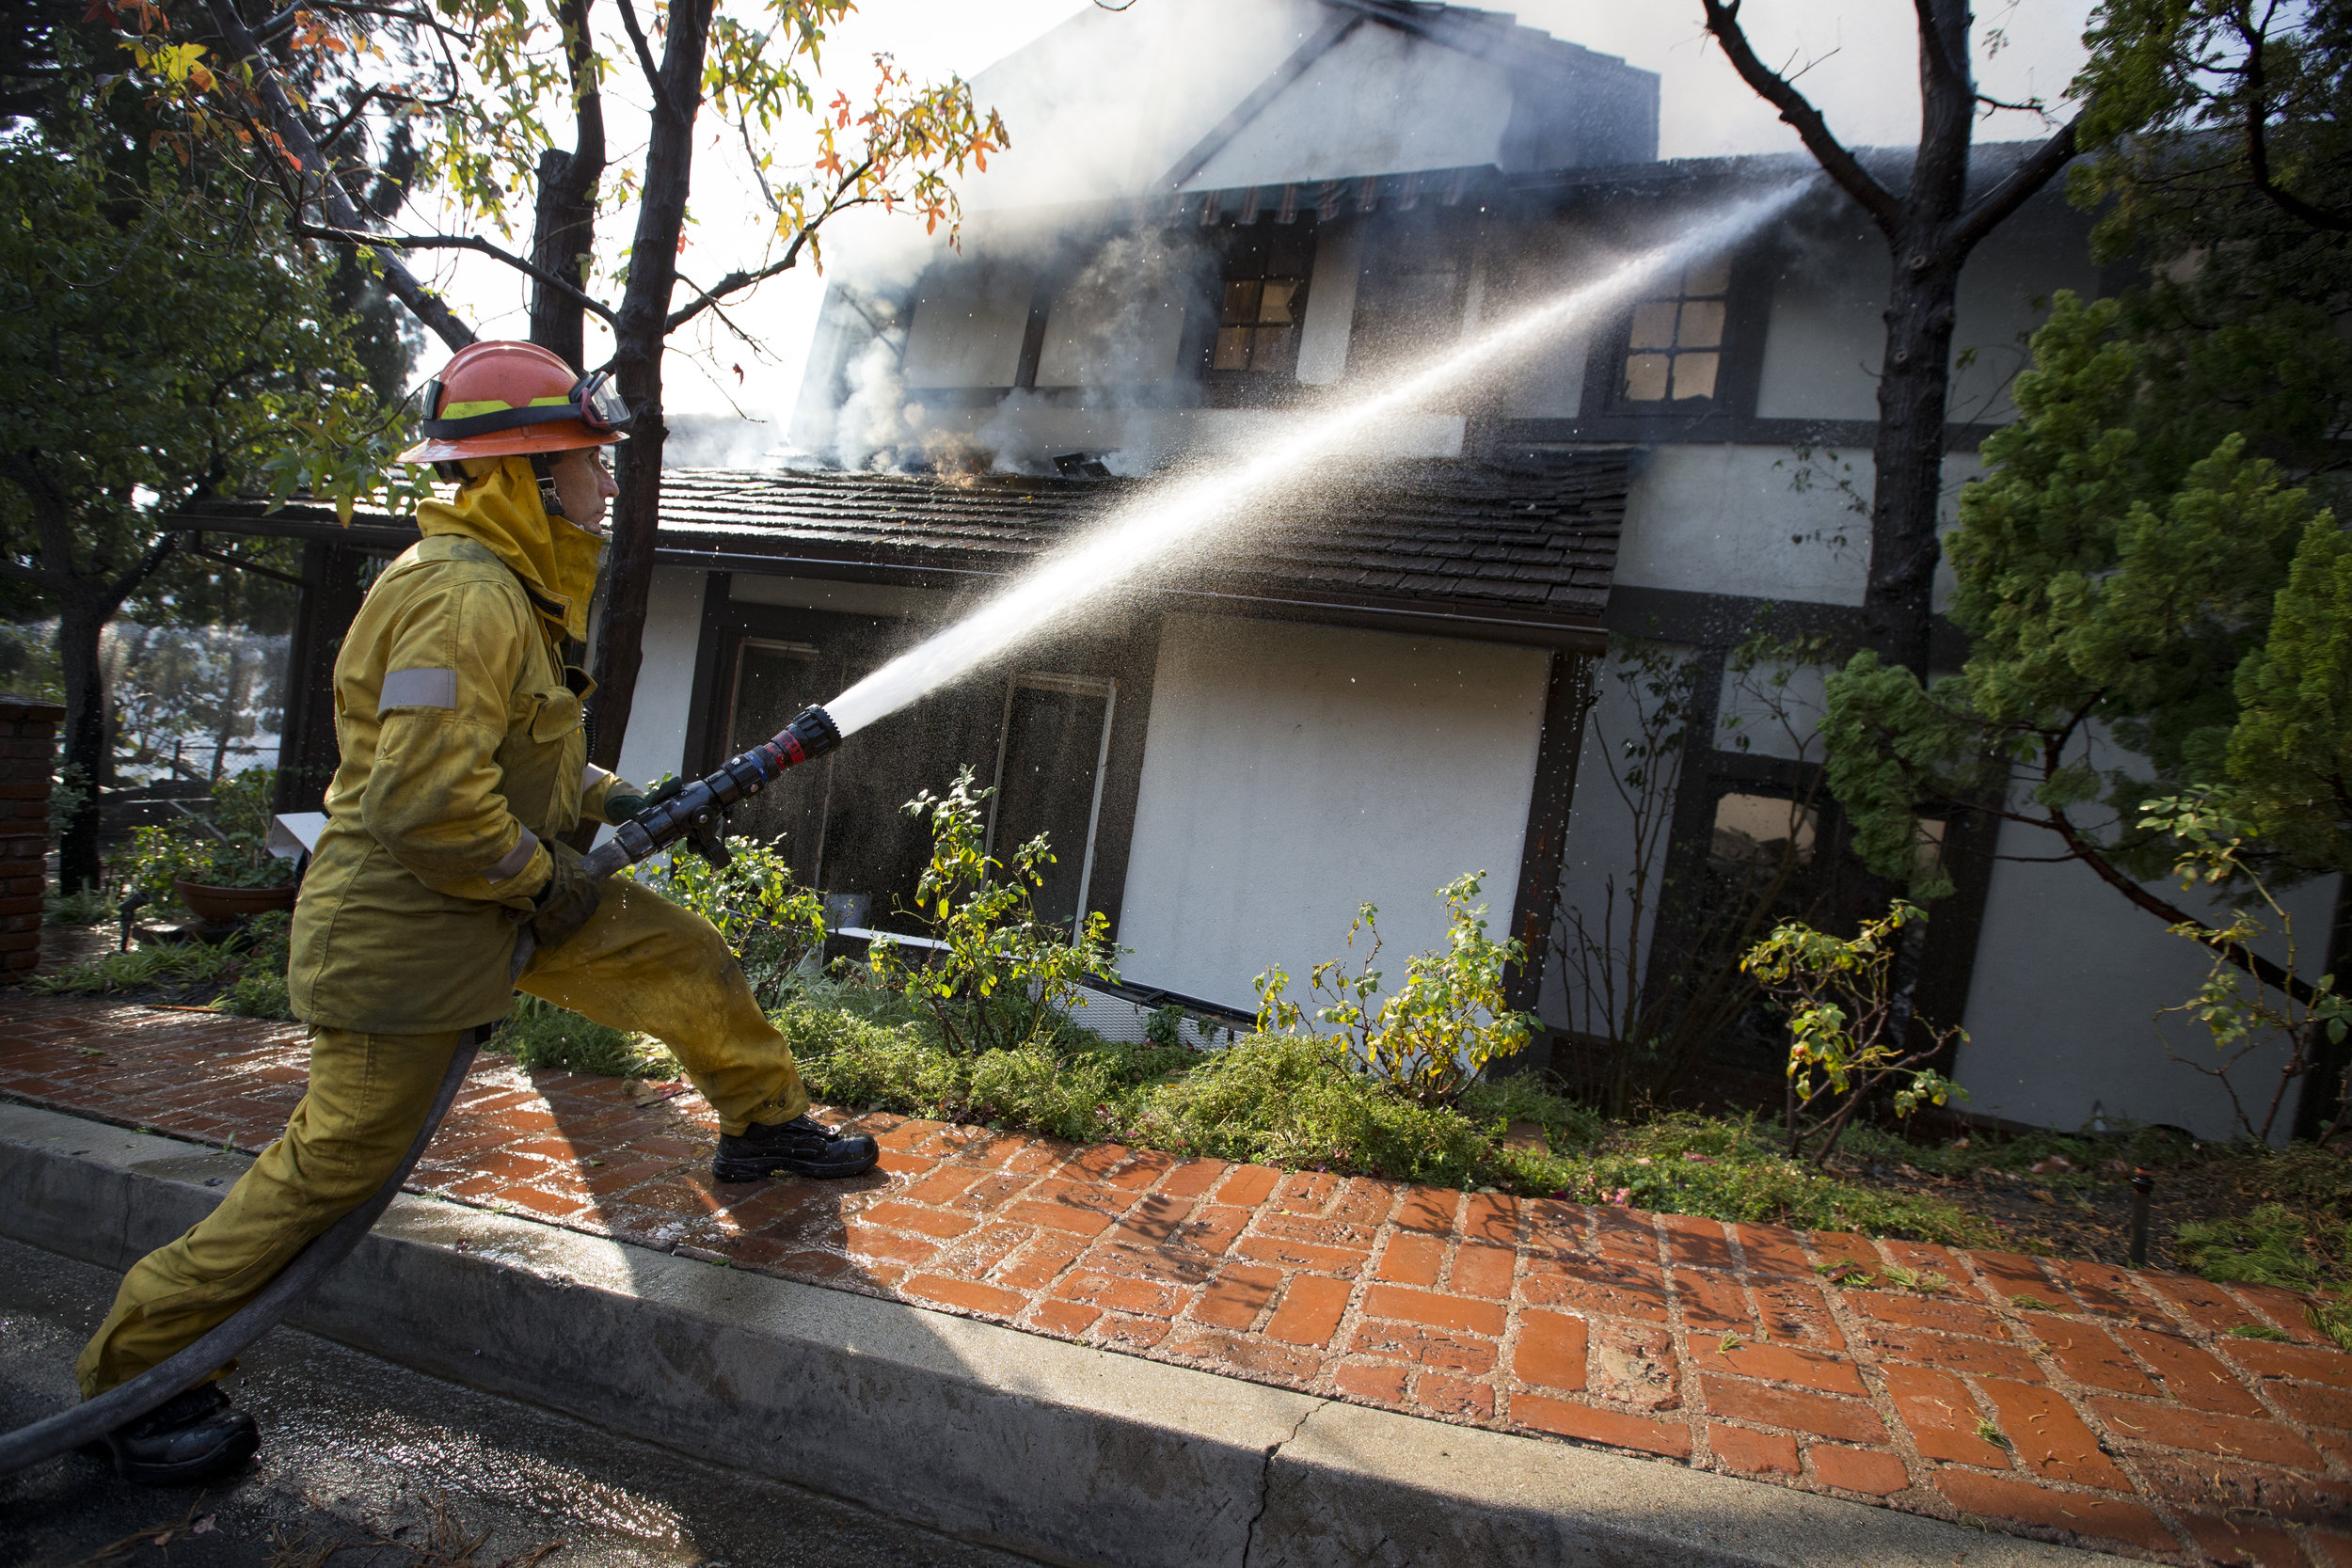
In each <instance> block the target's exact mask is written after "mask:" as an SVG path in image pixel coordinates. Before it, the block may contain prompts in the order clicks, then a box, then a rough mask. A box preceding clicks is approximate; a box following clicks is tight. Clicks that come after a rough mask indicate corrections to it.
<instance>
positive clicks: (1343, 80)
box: [1184, 27, 1513, 191]
mask: <svg viewBox="0 0 2352 1568" xmlns="http://www.w3.org/2000/svg"><path fill="white" fill-rule="evenodd" d="M1512 98H1513V89H1512V85H1511V78H1510V75H1509V73H1508V72H1507V71H1504V70H1503V69H1502V67H1500V66H1498V65H1495V64H1492V63H1490V62H1488V61H1486V60H1481V59H1476V58H1473V57H1472V56H1470V55H1465V54H1461V53H1458V52H1456V51H1454V50H1452V49H1444V48H1432V47H1431V46H1430V45H1429V44H1427V43H1426V42H1424V41H1423V40H1421V39H1418V38H1415V37H1413V36H1412V35H1410V34H1407V33H1403V32H1399V31H1397V30H1396V29H1394V28H1391V27H1359V28H1357V29H1356V30H1355V31H1354V32H1352V33H1350V34H1348V35H1347V37H1346V38H1344V39H1343V40H1341V41H1340V42H1339V43H1338V44H1337V45H1336V46H1334V47H1333V48H1332V49H1330V50H1329V51H1328V52H1327V53H1326V54H1325V55H1323V56H1322V57H1321V58H1320V59H1317V60H1316V61H1315V62H1314V63H1313V64H1312V65H1311V66H1309V67H1308V68H1307V69H1306V71H1304V72H1303V73H1301V74H1300V76H1299V77H1298V79H1297V80H1296V81H1295V82H1293V83H1291V84H1290V85H1289V86H1288V87H1284V88H1283V89H1282V91H1281V92H1280V93H1279V94H1277V95H1276V97H1275V99H1274V101H1273V102H1272V103H1268V104H1267V105H1266V106H1265V107H1264V108H1263V109H1261V110H1260V111H1259V112H1258V114H1257V116H1256V118H1255V119H1252V120H1251V121H1250V122H1249V126H1248V134H1247V135H1237V136H1235V137H1234V138H1233V139H1232V141H1230V142H1228V143H1227V144H1226V145H1225V146H1224V147H1223V148H1221V149H1220V150H1218V151H1217V152H1216V155H1215V156H1214V157H1212V158H1210V160H1209V161H1208V163H1207V164H1205V165H1203V166H1201V168H1200V171H1199V172H1198V173H1197V174H1195V175H1194V176H1193V177H1192V178H1191V179H1190V180H1187V181H1185V182H1184V188H1185V189H1187V190H1200V191H1217V190H1230V189H1232V187H1234V186H1237V185H1263V184H1274V183H1277V182H1283V181H1292V180H1337V179H1343V178H1345V177H1347V176H1350V175H1359V174H1366V173H1371V172H1374V171H1378V172H1381V173H1403V172H1404V171H1406V170H1407V169H1420V168H1460V167H1464V166H1470V165H1481V164H1495V163H1501V162H1502V161H1503V145H1502V134H1503V131H1504V129H1505V128H1506V127H1507V126H1509V124H1510V123H1511V105H1512Z"/></svg>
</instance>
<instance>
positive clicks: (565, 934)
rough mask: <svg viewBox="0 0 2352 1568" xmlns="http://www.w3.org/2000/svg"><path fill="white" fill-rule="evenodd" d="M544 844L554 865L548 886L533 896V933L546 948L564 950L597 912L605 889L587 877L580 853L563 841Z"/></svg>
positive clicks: (585, 863) (590, 877)
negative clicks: (599, 899)
mask: <svg viewBox="0 0 2352 1568" xmlns="http://www.w3.org/2000/svg"><path fill="white" fill-rule="evenodd" d="M543 842H544V843H545V844H546V845H547V849H548V856H549V857H550V859H551V860H552V861H553V865H552V867H551V868H550V869H549V871H548V881H547V885H546V886H545V887H543V888H541V889H540V890H539V891H538V892H537V893H535V894H533V895H532V897H531V904H532V916H531V934H532V936H534V937H536V938H538V940H539V945H540V946H541V947H543V948H549V947H561V946H563V945H564V943H565V942H569V941H570V940H571V939H572V936H573V935H574V933H576V932H578V931H579V929H580V927H582V926H585V925H587V924H588V917H589V916H590V915H592V914H595V913H596V900H597V898H598V897H599V896H600V895H601V894H602V891H603V890H602V889H601V888H599V887H598V886H597V884H596V878H594V877H592V876H590V875H589V874H588V863H587V862H586V861H585V860H584V859H582V858H581V856H580V851H579V850H577V849H575V848H573V847H571V846H570V845H568V844H566V843H564V841H563V840H562V839H557V838H550V839H547V840H544V841H543Z"/></svg>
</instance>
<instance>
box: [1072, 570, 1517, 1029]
mask: <svg viewBox="0 0 2352 1568" xmlns="http://www.w3.org/2000/svg"><path fill="white" fill-rule="evenodd" d="M1548 674H1549V656H1548V655H1547V654H1545V653H1544V652H1542V651H1541V650H1537V649H1532V648H1518V647H1508V646H1502V645H1499V644H1493V643H1484V642H1469V641H1455V640H1452V639H1445V638H1421V637H1404V636H1399V635H1396V634H1393V633H1386V632H1371V631H1353V630H1343V629H1339V628H1335V627H1329V626H1304V625H1294V624H1289V623H1281V622H1265V621H1245V620H1238V619H1231V618H1226V617H1221V616H1205V615H1173V616H1170V617H1169V618H1168V623H1167V628H1166V630H1165V631H1164V632H1163V634H1162V637H1161V641H1160V655H1159V663H1158V668H1157V672H1156V673H1155V674H1154V676H1153V680H1152V718H1151V727H1150V731H1149V737H1148V739H1147V742H1146V745H1145V752H1144V761H1143V783H1142V788H1141V792H1140V794H1139V797H1138V799H1137V801H1136V834H1135V842H1134V847H1133V848H1132V850H1131V851H1130V854H1129V858H1128V863H1127V886H1126V899H1125V908H1124V910H1123V911H1122V913H1121V916H1120V930H1119V940H1120V942H1123V943H1125V944H1126V945H1128V946H1130V947H1132V948H1134V949H1135V951H1134V952H1133V953H1132V954H1131V955H1129V956H1128V957H1127V958H1124V959H1122V960H1121V971H1122V973H1123V974H1126V975H1127V976H1128V977H1129V978H1131V979H1133V980H1135V981H1136V982H1138V983H1140V984H1144V985H1154V986H1165V987H1168V989H1170V990H1179V991H1183V992H1185V993H1186V994H1189V995H1194V996H1200V997H1203V998H1206V999H1208V1000H1211V1001H1216V1002H1222V1003H1226V1004H1230V1005H1232V1006H1254V1005H1255V1000H1256V997H1255V992H1254V991H1253V990H1252V988H1251V985H1250V981H1251V979H1252V977H1254V976H1255V975H1257V974H1260V973H1261V972H1262V971H1263V970H1264V969H1265V968H1266V967H1267V966H1268V965H1270V964H1275V963H1279V964H1281V965H1282V966H1284V967H1285V968H1286V969H1288V970H1289V971H1290V973H1291V974H1292V976H1293V978H1294V980H1295V990H1296V991H1297V993H1298V994H1299V995H1300V996H1301V997H1302V999H1303V997H1304V993H1305V991H1306V988H1307V973H1308V971H1309V970H1310V969H1311V968H1312V967H1313V965H1315V964H1316V963H1318V962H1320V961H1321V960H1323V959H1325V958H1332V957H1335V956H1338V955H1340V954H1342V953H1343V952H1344V951H1345V949H1344V946H1343V942H1344V939H1345V937H1346V933H1347V926H1348V922H1349V921H1350V920H1352V919H1353V918H1354V917H1355V913H1356V906H1357V904H1358V903H1359V901H1361V900H1364V899H1370V900H1371V901H1372V902H1374V903H1375V904H1377V905H1378V906H1379V907H1380V911H1381V925H1382V927H1383V929H1384V930H1385V932H1386V933H1387V943H1388V945H1387V948H1386V950H1385V952H1384V953H1383V955H1382V963H1381V967H1382V968H1383V969H1384V970H1385V971H1386V972H1387V973H1390V974H1401V973H1402V971H1403V967H1404V961H1405V959H1406V958H1407V957H1408V956H1409V955H1411V954H1413V953H1416V952H1419V951H1422V949H1424V948H1428V947H1432V946H1435V945H1437V944H1438V942H1439V941H1440V940H1441V938H1442V935H1443V932H1444V923H1443V920H1442V917H1441V915H1440V913H1439V911H1438V903H1437V900H1435V899H1434V898H1432V897H1431V896H1430V891H1431V890H1432V889H1433V888H1436V887H1438V886H1440V885H1442V884H1443V883H1445V882H1448V881H1450V880H1452V879H1454V878H1455V877H1458V876H1460V875H1461V874H1462V873H1463V872H1466V871H1477V870H1481V869H1484V870H1485V871H1486V872H1487V873H1488V876H1487V880H1486V895H1487V898H1488V901H1489V903H1490V904H1491V905H1492V906H1493V912H1492V913H1491V915H1490V917H1489V918H1490V921H1491V922H1492V926H1491V928H1493V929H1496V930H1497V931H1498V932H1499V931H1500V929H1501V928H1502V927H1504V926H1507V925H1508V923H1509V919H1510V909H1511V898H1512V890H1513V888H1514V887H1515V885H1516V882H1517V879H1518V861H1519V851H1520V847H1521V844H1522V841H1523V840H1524V838H1525V836H1526V832H1527V807H1528V799H1529V794H1530V791H1531V790H1532V788H1533V786H1534V776H1535V748H1536V741H1537V737H1538V734H1539V732H1540V730H1541V727H1542V723H1543V704H1544V688H1545V682H1546V679H1547V676H1548Z"/></svg>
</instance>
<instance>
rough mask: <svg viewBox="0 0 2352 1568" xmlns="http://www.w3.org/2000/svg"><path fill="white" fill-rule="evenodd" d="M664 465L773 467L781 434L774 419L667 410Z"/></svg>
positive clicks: (779, 453)
mask: <svg viewBox="0 0 2352 1568" xmlns="http://www.w3.org/2000/svg"><path fill="white" fill-rule="evenodd" d="M662 422H663V423H664V424H666V425H667V426H669V432H670V433H669V435H668V436H667V437H665V438H664V440H663V441H662V444H661V466H662V467H665V468H773V467H779V466H780V463H781V457H782V445H783V436H781V434H779V432H778V431H777V428H776V426H775V423H774V421H772V420H760V419H753V418H750V417H748V416H744V415H738V414H666V415H664V416H663V418H662Z"/></svg>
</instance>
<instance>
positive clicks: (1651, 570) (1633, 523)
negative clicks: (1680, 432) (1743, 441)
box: [1616, 443, 1983, 610]
mask: <svg viewBox="0 0 2352 1568" xmlns="http://www.w3.org/2000/svg"><path fill="white" fill-rule="evenodd" d="M1982 471H1983V464H1982V463H1981V462H1980V461H1979V458H1978V457H1977V454H1976V453H1974V452H1956V453H1954V454H1953V455H1952V456H1950V457H1947V458H1946V459H1945V460H1944V480H1945V483H1944V512H1943V523H1942V526H1943V527H1944V528H1947V529H1948V528H1950V527H1951V525H1952V522H1953V520H1954V518H1955V517H1956V515H1957V512H1956V505H1957V500H1958V497H1959V492H1960V486H1961V485H1962V484H1963V483H1965V482H1967V481H1968V480H1970V479H1973V478H1975V477H1976V476H1977V475H1978V474H1979V473H1980V472H1982ZM1840 482H1842V483H1844V484H1846V485H1848V486H1850V487H1851V497H1852V498H1853V499H1857V500H1859V502H1860V503H1861V504H1862V505H1863V506H1865V507H1867V505H1868V504H1869V499H1870V454H1869V452H1868V451H1867V450H1864V449H1851V450H1849V449H1840V448H1820V449H1816V450H1814V451H1812V452H1811V453H1810V454H1809V455H1807V456H1804V457H1800V456H1799V455H1798V453H1797V452H1796V451H1794V450H1792V449H1788V448H1777V447H1746V446H1732V445H1729V444H1727V443H1726V444H1724V445H1721V446H1695V445H1687V444H1684V445H1672V446H1660V447H1656V448H1654V449H1652V450H1651V451H1649V452H1648V454H1647V455H1646V456H1645V459H1644V461H1643V464H1642V466H1641V467H1640V469H1639V470H1638V471H1637V472H1636V473H1635V475H1634V478H1633V487H1632V489H1631V491H1630V492H1629V494H1628V495H1627V497H1626V518H1625V533H1624V536H1623V538H1622V539H1621V541H1620V543H1619V545H1618V549H1617V574H1616V581H1617V582H1619V583H1620V584H1629V585H1632V586H1637V587H1643V588H1676V589H1681V590H1684V591H1686V592H1690V593H1694V594H1740V595H1743V596H1748V597H1754V598H1760V599H1773V600H1796V601H1804V602H1809V603H1814V604H1842V605H1858V604H1860V603H1861V602H1862V591H1863V587H1864V584H1865V582H1866V580H1867V576H1868V573H1869V565H1870V520H1869V518H1868V517H1867V515H1862V514H1858V513H1856V512H1855V511H1853V510H1851V502H1850V499H1849V493H1848V491H1847V490H1841V489H1840V488H1839V487H1838V485H1839V483H1840ZM1841 541H1842V542H1841ZM1951 587H1952V577H1951V566H1950V564H1949V562H1944V563H1941V564H1939V565H1938V566H1937V568H1936V578H1935V604H1936V608H1937V609H1939V610H1941V609H1942V608H1944V606H1945V604H1946V603H1947V601H1948V600H1949V598H1950V596H1951Z"/></svg>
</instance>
